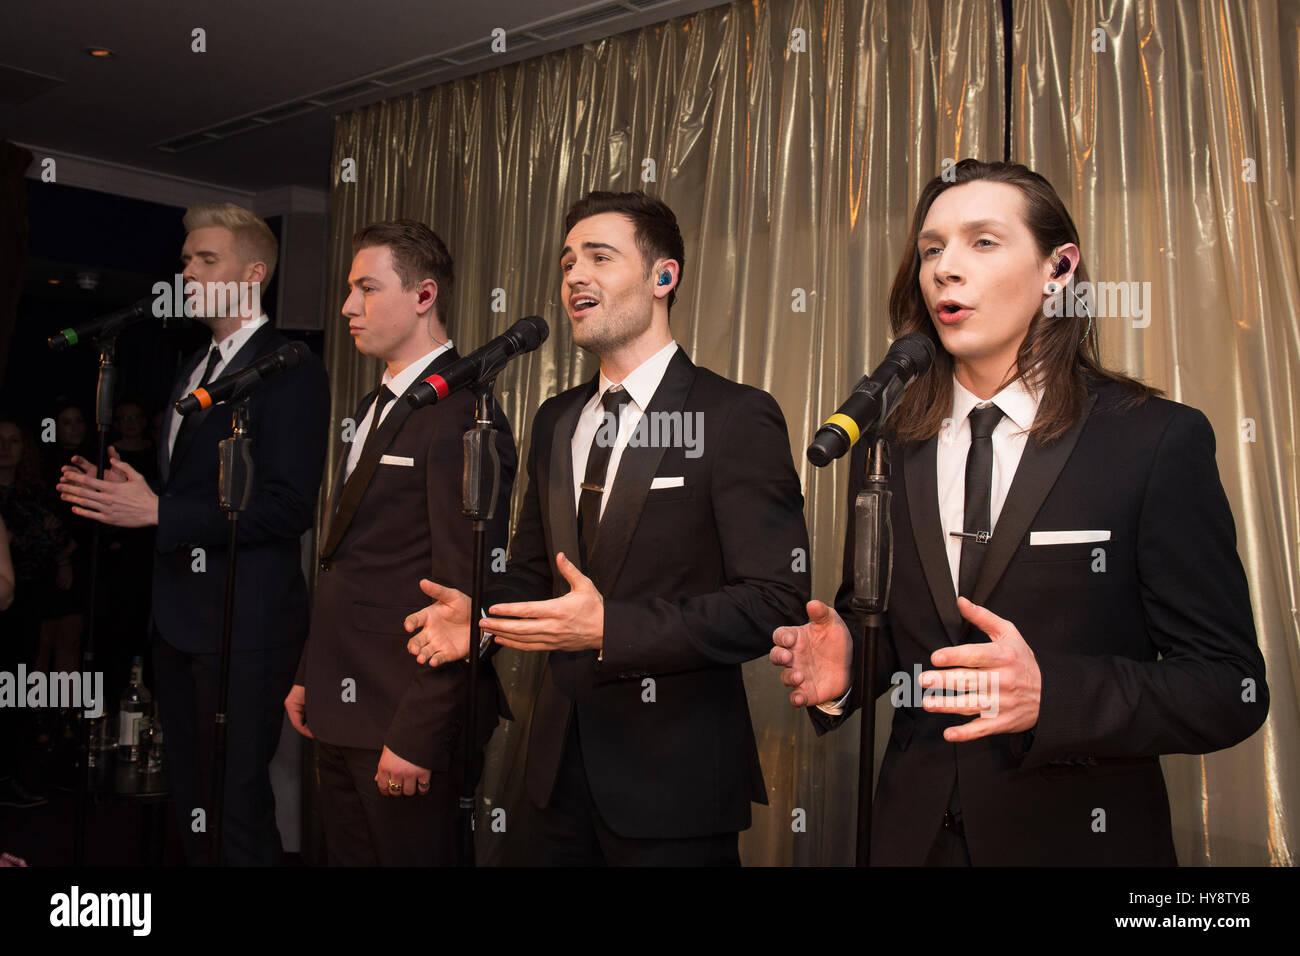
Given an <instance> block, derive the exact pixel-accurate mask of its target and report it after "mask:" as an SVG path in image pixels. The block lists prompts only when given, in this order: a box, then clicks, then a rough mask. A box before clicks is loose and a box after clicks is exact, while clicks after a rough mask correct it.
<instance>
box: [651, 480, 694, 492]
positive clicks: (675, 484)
mask: <svg viewBox="0 0 1300 956" xmlns="http://www.w3.org/2000/svg"><path fill="white" fill-rule="evenodd" d="M684 484H686V479H685V478H655V479H654V480H653V481H651V482H650V490H651V491H654V490H655V489H656V488H680V487H682V485H684Z"/></svg>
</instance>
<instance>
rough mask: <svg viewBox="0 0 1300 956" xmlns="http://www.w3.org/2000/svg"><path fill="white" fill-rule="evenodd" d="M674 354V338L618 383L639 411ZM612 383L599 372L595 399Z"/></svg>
mask: <svg viewBox="0 0 1300 956" xmlns="http://www.w3.org/2000/svg"><path fill="white" fill-rule="evenodd" d="M676 354H677V341H676V340H675V339H674V340H673V341H671V342H669V343H668V344H667V345H665V346H664V347H663V348H661V349H660V350H659V351H658V352H656V353H655V354H654V355H652V356H650V357H649V358H648V359H646V360H645V361H644V362H642V363H641V364H640V365H638V366H637V367H636V368H635V369H633V370H632V371H631V372H629V373H628V375H627V377H626V378H625V379H623V381H622V382H621V383H620V384H622V386H623V387H624V388H625V389H627V393H628V395H629V396H630V397H631V399H632V401H634V402H636V405H637V408H639V409H641V411H643V412H644V411H645V410H646V409H647V408H648V407H649V406H650V399H652V398H654V395H655V392H656V391H657V390H658V388H659V383H660V382H662V381H663V378H664V373H665V372H667V371H668V363H669V362H671V361H672V360H673V356H674V355H676ZM614 384H615V383H614V382H612V381H610V380H609V379H607V378H606V377H605V373H604V372H601V373H600V383H599V388H597V390H596V399H597V401H599V400H600V397H601V396H602V395H604V394H605V390H606V389H608V388H609V387H610V386H611V385H614Z"/></svg>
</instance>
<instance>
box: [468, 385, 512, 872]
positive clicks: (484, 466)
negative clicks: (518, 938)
mask: <svg viewBox="0 0 1300 956" xmlns="http://www.w3.org/2000/svg"><path fill="white" fill-rule="evenodd" d="M495 384H496V376H493V377H492V378H491V379H490V380H488V381H487V382H483V383H481V384H479V385H475V386H473V388H472V391H473V392H474V395H475V398H476V399H477V401H476V404H475V406H474V424H475V427H474V428H472V429H470V430H469V431H467V432H466V433H465V436H464V442H465V470H464V472H463V473H462V476H461V514H463V515H464V516H465V517H466V518H468V519H470V521H472V522H473V523H474V568H473V578H472V583H471V587H470V605H469V606H470V621H469V646H470V655H469V691H468V692H467V694H466V707H467V710H466V712H465V779H464V782H463V784H462V786H461V791H460V799H459V802H458V806H459V810H460V815H461V829H460V842H459V845H458V850H459V861H460V865H461V866H474V865H475V858H474V814H475V809H476V807H475V802H476V801H475V795H476V792H477V790H478V748H477V747H476V746H475V744H476V742H477V739H478V738H477V723H478V720H477V718H478V675H479V658H480V656H481V654H482V648H481V646H480V642H481V640H482V639H481V636H480V633H479V617H480V610H481V608H482V607H483V583H484V580H483V574H484V571H483V569H484V565H485V564H486V563H487V557H488V555H487V532H488V522H489V521H490V520H491V519H492V517H493V515H494V514H495V513H496V505H497V497H498V493H499V492H500V490H501V456H500V455H499V453H498V452H497V444H496V429H495V428H493V427H492V420H493V419H494V418H495V417H496V401H495V399H494V398H493V395H492V388H493V386H494V385H495Z"/></svg>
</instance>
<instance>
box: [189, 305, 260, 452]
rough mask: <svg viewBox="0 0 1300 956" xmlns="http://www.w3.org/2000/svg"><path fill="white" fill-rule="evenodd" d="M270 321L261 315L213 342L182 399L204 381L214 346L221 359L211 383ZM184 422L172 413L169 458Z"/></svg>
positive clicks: (200, 361) (215, 366)
mask: <svg viewBox="0 0 1300 956" xmlns="http://www.w3.org/2000/svg"><path fill="white" fill-rule="evenodd" d="M269 321H271V320H270V319H268V318H267V317H266V315H265V314H263V315H259V316H258V317H257V318H255V319H252V320H250V321H248V322H242V323H240V326H239V328H237V329H235V331H233V332H231V333H230V334H229V335H227V336H226V337H225V338H224V339H222V340H221V341H220V342H217V341H215V340H214V341H213V342H211V343H210V344H209V345H208V350H207V351H206V352H204V353H203V357H202V358H201V359H199V364H198V365H196V366H195V367H194V371H193V372H192V373H191V374H190V378H189V381H188V382H186V383H185V391H184V392H182V393H181V397H182V398H183V397H184V396H186V395H188V394H189V393H190V392H192V391H194V390H195V389H196V388H198V387H199V382H200V381H202V379H203V370H204V369H206V368H207V367H208V356H209V355H211V354H212V346H214V345H215V346H216V347H217V353H218V355H219V356H220V357H219V358H218V359H217V364H216V365H214V366H213V367H212V374H211V375H210V376H209V377H208V381H209V382H213V381H215V380H216V379H217V378H219V377H220V376H221V375H223V374H225V370H226V366H227V365H228V364H229V363H230V360H231V359H232V358H234V356H235V353H236V352H238V351H239V350H240V349H242V348H243V347H244V346H245V345H247V344H248V340H249V339H251V338H252V337H253V333H254V332H256V331H257V330H258V329H260V328H261V327H262V326H264V325H266V323H267V322H269ZM183 421H185V419H184V418H183V417H182V416H180V415H178V414H176V413H175V412H173V413H172V416H171V427H170V428H169V429H168V430H167V456H168V457H169V458H170V457H171V455H172V453H173V452H174V451H175V450H176V436H177V435H179V434H180V430H181V422H183Z"/></svg>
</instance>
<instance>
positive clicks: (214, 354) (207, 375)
mask: <svg viewBox="0 0 1300 956" xmlns="http://www.w3.org/2000/svg"><path fill="white" fill-rule="evenodd" d="M220 361H221V349H219V348H217V347H216V346H215V345H214V346H212V348H210V349H208V364H207V366H206V367H205V368H204V369H203V377H202V378H201V379H199V384H198V385H195V386H194V389H195V390H196V391H197V390H198V389H200V388H202V387H203V386H204V385H207V384H208V382H210V381H212V370H213V369H214V368H216V367H217V363H218V362H220ZM193 417H194V416H193V415H187V416H185V417H184V418H182V419H181V427H180V428H178V429H176V441H174V442H172V451H173V452H175V450H176V446H177V445H179V444H180V443H181V435H182V434H184V433H185V427H186V426H187V425H189V423H190V419H191V418H193Z"/></svg>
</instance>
